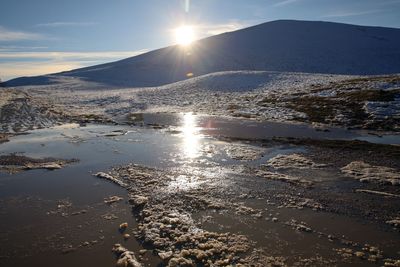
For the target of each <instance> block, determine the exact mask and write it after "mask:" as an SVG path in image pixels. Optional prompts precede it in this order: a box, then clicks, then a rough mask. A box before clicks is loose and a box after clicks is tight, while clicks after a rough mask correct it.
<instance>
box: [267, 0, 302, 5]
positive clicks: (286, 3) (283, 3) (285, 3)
mask: <svg viewBox="0 0 400 267" xmlns="http://www.w3.org/2000/svg"><path fill="white" fill-rule="evenodd" d="M298 1H300V0H284V1H280V2H278V3H275V4H274V5H273V6H286V5H289V4H293V3H295V2H298Z"/></svg>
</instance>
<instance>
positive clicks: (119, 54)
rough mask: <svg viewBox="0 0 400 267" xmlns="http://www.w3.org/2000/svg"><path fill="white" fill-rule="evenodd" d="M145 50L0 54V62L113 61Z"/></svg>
mask: <svg viewBox="0 0 400 267" xmlns="http://www.w3.org/2000/svg"><path fill="white" fill-rule="evenodd" d="M147 51H148V50H147V49H143V50H138V51H102V52H0V60H4V59H7V60H11V59H42V60H66V59H78V60H88V59H96V60H99V59H100V60H101V59H114V58H125V57H130V56H137V55H140V54H143V53H145V52H147Z"/></svg>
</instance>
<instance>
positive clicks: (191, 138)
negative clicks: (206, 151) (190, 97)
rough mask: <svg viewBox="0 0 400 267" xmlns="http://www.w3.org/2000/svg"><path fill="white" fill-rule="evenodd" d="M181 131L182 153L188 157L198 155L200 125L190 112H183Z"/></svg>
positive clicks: (191, 157)
mask: <svg viewBox="0 0 400 267" xmlns="http://www.w3.org/2000/svg"><path fill="white" fill-rule="evenodd" d="M181 131H182V136H183V140H182V149H183V154H184V155H185V156H186V157H188V158H190V159H193V158H197V157H198V156H200V139H201V135H200V127H198V126H197V121H196V117H195V116H194V115H193V113H192V112H189V113H185V114H183V118H182V127H181Z"/></svg>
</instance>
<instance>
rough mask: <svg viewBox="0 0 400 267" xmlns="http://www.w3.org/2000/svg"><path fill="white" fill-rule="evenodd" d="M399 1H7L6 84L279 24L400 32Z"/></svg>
mask: <svg viewBox="0 0 400 267" xmlns="http://www.w3.org/2000/svg"><path fill="white" fill-rule="evenodd" d="M399 14H400V0H1V9H0V78H1V79H2V80H7V79H10V78H13V77H18V76H30V75H39V74H45V73H51V72H58V71H62V70H69V69H73V68H77V67H83V66H88V65H95V64H99V63H104V62H109V61H114V60H117V59H122V58H126V57H129V56H133V55H137V54H140V53H143V52H146V51H149V50H152V49H156V48H160V47H164V46H167V45H171V44H174V41H175V40H174V35H173V29H174V28H176V27H178V26H179V25H181V24H190V25H194V26H195V31H196V36H197V38H202V37H206V36H210V35H213V34H218V33H222V32H226V31H233V30H236V29H240V28H244V27H247V26H251V25H254V24H259V23H262V22H266V21H271V20H277V19H299V20H323V21H335V22H345V23H352V24H359V25H373V26H386V27H395V28H400V15H399Z"/></svg>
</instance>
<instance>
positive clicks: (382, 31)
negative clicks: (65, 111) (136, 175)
mask: <svg viewBox="0 0 400 267" xmlns="http://www.w3.org/2000/svg"><path fill="white" fill-rule="evenodd" d="M234 70H269V71H285V72H286V71H290V72H308V73H326V74H355V75H367V74H368V75H371V74H388V73H400V29H394V28H383V27H367V26H356V25H349V24H341V23H331V22H316V21H292V20H279V21H272V22H267V23H264V24H260V25H257V26H253V27H250V28H246V29H242V30H238V31H235V32H230V33H224V34H221V35H217V36H212V37H209V38H206V39H202V40H200V41H198V42H196V43H195V44H193V45H192V46H191V48H190V51H188V49H184V48H183V47H180V46H170V47H166V48H162V49H159V50H155V51H152V52H149V53H146V54H142V55H139V56H136V57H131V58H127V59H124V60H120V61H117V62H112V63H107V64H102V65H97V66H93V67H87V68H81V69H77V70H72V71H67V72H62V73H58V74H53V75H62V76H71V77H80V78H84V79H86V80H88V81H93V82H100V83H105V84H108V85H115V86H132V87H142V86H158V85H163V84H168V83H171V82H176V81H179V80H183V79H186V78H187V76H186V75H187V73H193V74H194V75H195V76H198V75H203V74H207V73H212V72H217V71H234ZM50 78H51V76H50ZM50 78H49V76H39V77H29V78H26V77H25V78H17V79H14V80H11V81H8V82H7V85H8V86H18V85H29V84H42V83H49V82H51V79H50Z"/></svg>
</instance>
